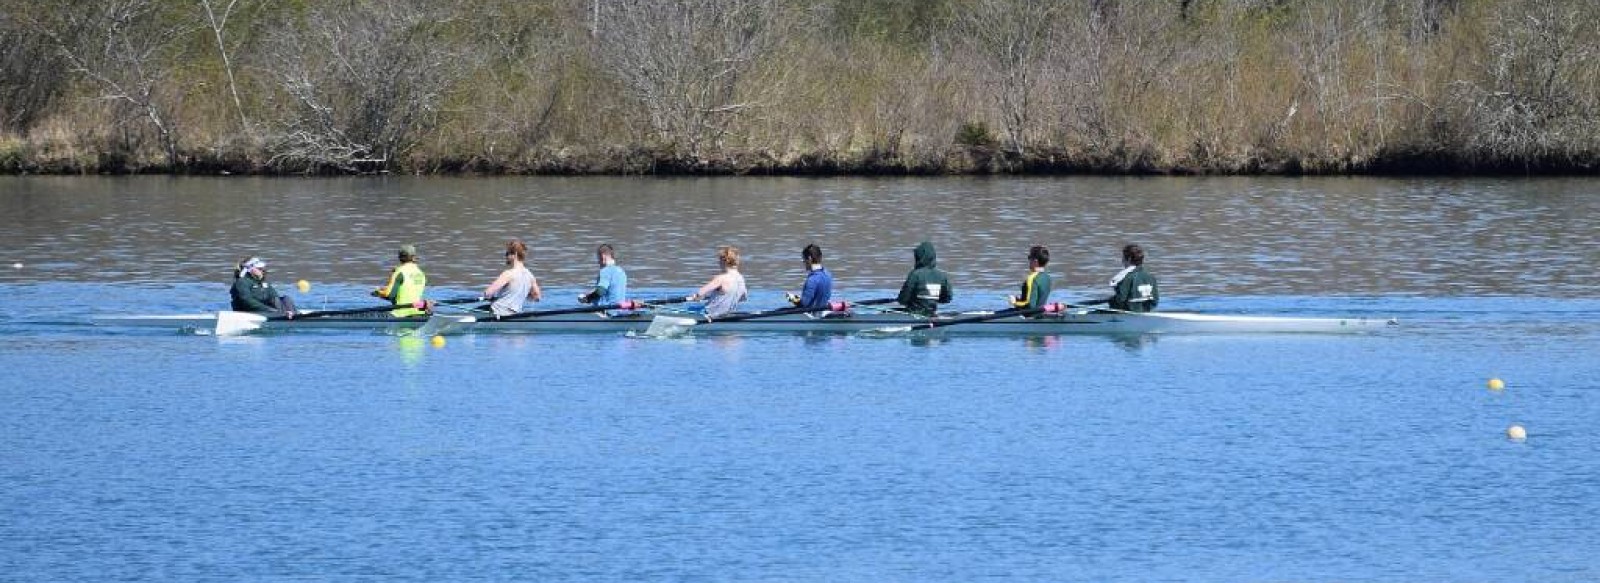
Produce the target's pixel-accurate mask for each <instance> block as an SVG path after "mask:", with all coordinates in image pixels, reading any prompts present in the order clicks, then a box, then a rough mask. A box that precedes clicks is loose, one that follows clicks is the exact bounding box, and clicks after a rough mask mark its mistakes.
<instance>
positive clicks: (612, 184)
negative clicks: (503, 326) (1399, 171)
mask: <svg viewBox="0 0 1600 583" xmlns="http://www.w3.org/2000/svg"><path fill="white" fill-rule="evenodd" d="M1596 184H1597V183H1596V182H1595V181H1593V180H1592V179H1559V180H1509V179H1507V180H1500V179H1496V180H1476V179H1462V180H1428V179H1417V180H1367V179H1316V178H1307V179H1265V178H1226V179H1191V178H1069V177H1043V178H1030V179H1017V180H1009V179H969V178H951V179H915V180H900V179H818V180H812V179H740V178H726V179H716V180H709V179H708V180H700V179H693V180H655V179H644V178H603V179H578V178H552V179H543V178H506V179H492V180H489V179H485V180H438V179H415V178H404V177H391V178H382V179H339V180H289V179H283V180H277V179H273V180H268V179H237V180H222V179H183V178H126V179H122V178H118V179H107V178H93V177H79V178H17V177H11V178H3V179H0V581H26V582H34V581H48V582H56V581H96V582H98V581H113V580H118V581H163V582H165V581H226V582H235V581H326V580H340V581H384V582H390V581H426V582H434V581H540V582H585V583H587V582H595V581H695V582H700V581H706V582H739V583H743V582H800V581H805V582H811V581H826V582H846V583H855V582H860V583H880V582H901V581H904V582H925V581H936V582H971V581H1008V582H1009V581H1019V582H1035V581H1085V582H1107V581H1110V582H1123V581H1126V582H1148V581H1230V582H1231V581H1263V582H1285V581H1297V582H1298V581H1330V582H1331V581H1340V582H1394V583H1410V582H1429V583H1433V582H1444V583H1454V582H1461V583H1476V582H1485V581H1495V582H1538V583H1545V582H1557V583H1560V582H1569V581H1571V582H1590V581H1600V559H1597V558H1595V556H1596V553H1595V552H1594V551H1595V549H1600V527H1596V526H1595V525H1596V524H1600V438H1597V427H1600V359H1597V358H1596V356H1595V355H1597V354H1600V271H1596V270H1595V268H1594V266H1595V265H1596V264H1597V262H1600V229H1596V228H1595V226H1594V225H1595V223H1594V220H1593V218H1592V217H1594V216H1597V213H1600V196H1595V194H1594V191H1595V185H1596ZM510 237H521V238H523V239H524V240H526V241H527V242H528V243H529V246H530V248H531V249H532V256H531V257H530V261H529V265H530V268H532V269H533V270H534V272H535V273H536V274H537V275H538V276H539V278H540V280H541V283H542V284H543V285H544V287H545V290H546V292H547V298H548V299H547V300H546V302H545V303H543V304H540V305H539V306H538V307H540V308H559V307H567V306H570V305H571V304H572V298H573V297H574V296H575V295H576V294H577V293H578V292H580V291H584V288H583V286H585V285H587V284H588V282H589V281H591V278H592V277H593V273H594V264H593V249H594V245H596V244H598V243H599V242H602V241H604V242H610V243H614V244H616V246H617V247H618V249H619V250H620V252H621V258H622V262H623V264H624V266H625V267H626V268H627V269H628V270H629V275H630V280H631V281H630V283H631V284H632V286H631V287H633V288H634V292H635V293H636V294H637V295H639V296H641V297H653V296H655V295H657V294H660V295H666V294H682V293H686V292H687V291H689V290H691V289H693V287H694V286H696V285H698V284H699V283H701V282H703V281H705V279H707V278H709V277H710V276H711V272H712V271H713V270H714V269H715V268H716V265H715V259H714V253H715V250H716V247H717V246H718V245H724V244H736V245H739V246H740V247H741V248H742V249H743V251H744V255H743V257H744V259H745V261H746V265H745V267H746V269H745V273H746V276H747V278H748V281H749V283H750V286H751V290H752V296H753V297H752V299H751V305H752V306H754V307H771V306H776V305H780V304H781V303H782V295H781V294H782V292H783V291H796V288H797V287H798V284H799V282H800V280H801V278H803V277H804V272H803V266H802V265H801V263H800V261H799V259H800V258H799V251H800V248H801V247H802V246H803V245H804V244H805V243H806V242H809V241H817V242H819V243H820V244H821V245H822V246H823V248H824V250H825V251H824V252H825V256H826V259H827V261H828V264H829V266H830V269H831V270H832V271H833V272H834V274H835V277H836V278H837V281H838V284H839V288H838V289H839V290H840V295H843V296H845V297H848V298H853V299H857V300H859V299H865V298H875V297H882V296H885V295H890V292H892V291H894V289H896V287H897V286H898V285H899V282H900V279H901V278H902V277H903V276H904V273H905V271H906V270H907V269H908V268H909V262H910V249H911V248H912V246H914V245H915V244H916V243H917V242H918V241H920V240H921V239H923V238H924V237H927V238H932V239H934V240H936V241H937V242H938V244H939V246H940V247H939V248H940V265H941V266H942V267H944V268H945V269H947V270H949V271H950V272H951V276H952V278H953V280H954V281H955V289H956V296H957V299H956V303H955V305H954V306H953V307H954V308H957V309H993V308H994V307H996V305H997V303H998V302H999V298H1000V296H1001V295H1002V294H1007V293H1014V292H1015V290H1014V289H1013V287H1014V286H1015V285H1016V284H1017V282H1018V281H1020V277H1021V275H1022V273H1023V272H1024V271H1025V269H1026V250H1027V248H1028V247H1029V246H1030V245H1032V244H1036V243H1044V244H1048V245H1050V246H1051V248H1052V249H1053V251H1054V253H1053V255H1054V259H1055V260H1054V261H1053V262H1052V264H1051V271H1052V273H1053V274H1054V275H1055V287H1056V290H1057V294H1056V299H1069V300H1070V299H1077V298H1082V297H1088V296H1089V295H1092V294H1097V293H1104V291H1105V290H1104V288H1105V282H1106V278H1108V277H1110V275H1111V274H1112V273H1114V272H1115V271H1116V268H1117V260H1118V257H1117V250H1118V249H1120V247H1121V245H1122V244H1124V243H1126V242H1129V241H1135V242H1140V243H1143V244H1144V245H1145V246H1146V248H1147V249H1148V250H1149V251H1150V254H1151V260H1150V265H1151V267H1152V269H1153V270H1154V271H1155V273H1156V274H1157V276H1158V277H1160V278H1161V283H1162V292H1163V293H1162V296H1163V298H1162V304H1161V308H1162V309H1164V310H1196V311H1203V312H1210V313H1230V314H1239V313H1243V314H1263V315H1303V316H1327V317H1367V318H1389V317H1394V318H1398V319H1399V320H1400V322H1401V325H1400V326H1398V327H1395V328H1392V329H1386V330H1383V331H1382V332H1379V333H1376V334H1370V335H1360V336H1295V335H1218V336H1144V337H1035V338H1007V337H982V338H966V337H957V338H951V339H948V340H938V339H928V338H915V337H912V338H906V337H889V338H865V337H852V336H823V337H803V336H798V335H781V334H749V335H738V336H693V335H691V336H688V337H685V338H676V339H665V340H658V339H648V338H630V337H626V336H622V335H612V334H589V335H584V334H567V335H458V336H450V337H449V338H448V339H447V340H448V342H447V343H446V344H445V346H443V347H442V348H435V347H433V346H430V345H429V344H428V343H426V342H423V341H422V339H418V338H409V337H402V336H395V335H386V334H380V333H369V332H362V331H343V332H340V331H332V332H307V333H284V334H261V335H251V336H243V337H231V338H218V337H214V336H209V335H204V334H196V333H180V332H177V331H164V330H149V329H144V330H140V329H115V328H106V327H96V326H92V325H90V323H89V319H90V317H92V316H95V315H127V314H170V313H192V312H200V311H207V310H217V309H221V308H223V307H224V306H225V302H226V299H225V298H226V291H225V290H226V284H227V279H228V269H229V266H231V265H232V264H233V263H234V262H235V261H237V260H238V259H240V258H243V257H246V256H250V255H259V256H263V257H266V258H267V260H268V261H269V262H271V264H272V265H273V269H274V271H273V277H274V278H275V281H277V282H278V283H279V285H280V286H283V287H290V286H289V285H288V284H289V282H292V281H295V280H297V279H307V280H309V281H310V282H312V283H313V287H312V289H311V291H310V292H309V293H300V292H293V293H294V294H295V295H296V299H297V301H298V302H299V303H300V304H301V305H302V306H305V307H313V308H340V307H349V306H353V305H367V304H370V302H371V301H372V300H371V298H368V297H366V293H367V291H369V290H370V289H371V287H373V286H375V285H377V284H378V283H380V282H381V281H382V279H383V277H384V275H385V273H386V272H387V270H388V268H389V262H390V261H392V257H393V255H392V253H393V248H394V247H395V246H396V245H397V244H398V243H402V242H414V243H416V244H418V246H419V247H420V248H421V250H422V254H423V257H424V259H423V263H424V266H425V267H426V268H427V270H428V274H429V276H430V279H431V280H432V281H431V283H432V287H431V288H430V289H432V292H431V293H432V295H433V296H434V297H440V298H444V297H456V296H467V295H475V294H476V293H477V292H478V291H479V290H481V289H482V287H481V286H483V285H486V284H487V283H488V282H489V281H490V280H491V279H492V278H493V276H494V274H495V273H496V272H497V270H498V269H499V267H500V260H501V258H502V257H501V251H500V250H501V249H503V245H504V243H505V240H506V239H508V238H510ZM19 266H20V267H19ZM1491 378H1500V379H1504V381H1505V383H1506V388H1505V390H1503V391H1498V392H1497V391H1491V390H1489V389H1488V388H1486V382H1487V381H1488V380H1489V379H1491ZM1513 424H1516V425H1521V426H1523V427H1525V428H1526V430H1527V433H1528V437H1527V439H1526V440H1525V441H1520V442H1518V441H1512V440H1509V439H1507V437H1506V430H1507V428H1509V427H1511V426H1512V425H1513Z"/></svg>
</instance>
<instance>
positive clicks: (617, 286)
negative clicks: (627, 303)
mask: <svg viewBox="0 0 1600 583" xmlns="http://www.w3.org/2000/svg"><path fill="white" fill-rule="evenodd" d="M594 286H595V287H597V288H600V289H601V290H604V291H602V292H601V293H600V297H598V298H595V300H594V303H596V304H601V305H605V304H616V303H621V302H622V301H623V300H626V299H628V274H627V272H625V271H623V270H622V268H621V267H617V264H615V263H613V264H611V265H607V266H605V267H603V268H601V269H600V275H599V276H598V277H596V278H595V280H594Z"/></svg>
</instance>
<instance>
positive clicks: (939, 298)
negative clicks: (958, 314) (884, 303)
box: [895, 241, 955, 317]
mask: <svg viewBox="0 0 1600 583" xmlns="http://www.w3.org/2000/svg"><path fill="white" fill-rule="evenodd" d="M911 256H912V258H913V259H915V260H916V268H914V269H912V270H911V273H908V274H906V281H905V283H903V284H901V285H900V295H899V296H898V297H896V298H895V301H898V302H900V305H902V306H905V308H906V311H907V312H911V313H913V314H916V315H919V316H930V317H931V316H933V315H935V314H937V313H938V311H939V304H948V303H950V300H951V299H953V298H954V296H955V291H954V290H953V289H951V287H950V276H948V275H945V273H944V272H943V271H940V270H939V268H938V267H937V264H938V261H937V260H938V255H937V254H936V253H935V252H934V249H933V243H932V242H929V241H923V242H922V243H921V244H919V245H917V248H916V250H915V251H913V252H912V254H911Z"/></svg>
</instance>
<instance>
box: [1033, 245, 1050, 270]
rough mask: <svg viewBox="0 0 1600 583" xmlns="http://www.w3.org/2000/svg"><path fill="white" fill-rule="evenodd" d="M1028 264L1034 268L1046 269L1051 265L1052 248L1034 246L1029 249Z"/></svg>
mask: <svg viewBox="0 0 1600 583" xmlns="http://www.w3.org/2000/svg"><path fill="white" fill-rule="evenodd" d="M1028 263H1029V264H1031V265H1032V266H1033V267H1044V266H1046V265H1049V264H1050V248H1048V247H1045V246H1044V245H1034V246H1032V247H1029V248H1028Z"/></svg>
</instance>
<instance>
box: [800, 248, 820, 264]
mask: <svg viewBox="0 0 1600 583" xmlns="http://www.w3.org/2000/svg"><path fill="white" fill-rule="evenodd" d="M800 258H801V259H804V260H806V265H821V264H822V248H821V247H818V246H817V244H816V243H812V244H810V245H806V248H805V250H803V251H801V252H800Z"/></svg>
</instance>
